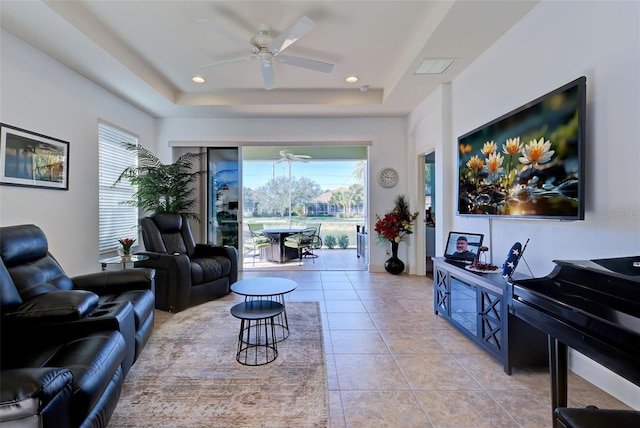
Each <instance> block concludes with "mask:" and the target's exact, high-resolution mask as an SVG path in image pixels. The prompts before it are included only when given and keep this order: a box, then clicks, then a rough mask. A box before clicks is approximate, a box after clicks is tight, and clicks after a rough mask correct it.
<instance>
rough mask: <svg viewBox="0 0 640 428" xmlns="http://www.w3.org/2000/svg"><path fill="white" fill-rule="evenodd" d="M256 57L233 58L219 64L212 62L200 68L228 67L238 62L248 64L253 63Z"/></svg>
mask: <svg viewBox="0 0 640 428" xmlns="http://www.w3.org/2000/svg"><path fill="white" fill-rule="evenodd" d="M255 57H256V56H255V55H250V56H245V57H242V58H233V59H227V60H224V61H218V62H212V63H211V64H204V65H201V66H199V67H200V68H204V67H217V66H219V65H227V64H234V63H236V62H246V61H251V60H252V59H255Z"/></svg>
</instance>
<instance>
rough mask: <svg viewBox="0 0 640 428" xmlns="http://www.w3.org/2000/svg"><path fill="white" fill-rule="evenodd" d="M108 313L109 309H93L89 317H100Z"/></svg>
mask: <svg viewBox="0 0 640 428" xmlns="http://www.w3.org/2000/svg"><path fill="white" fill-rule="evenodd" d="M108 313H109V311H95V312H94V313H92V314H91V315H89V317H91V318H96V317H101V316H103V315H106V314H108Z"/></svg>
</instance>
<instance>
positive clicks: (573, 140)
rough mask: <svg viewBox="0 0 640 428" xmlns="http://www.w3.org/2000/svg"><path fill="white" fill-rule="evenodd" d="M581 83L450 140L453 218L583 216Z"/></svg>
mask: <svg viewBox="0 0 640 428" xmlns="http://www.w3.org/2000/svg"><path fill="white" fill-rule="evenodd" d="M585 110H586V78H585V77H584V76H583V77H580V78H578V79H576V80H574V81H573V82H570V83H568V84H566V85H564V86H562V87H560V88H558V89H556V90H554V91H552V92H549V93H548V94H546V95H543V96H542V97H540V98H538V99H536V100H534V101H532V102H530V103H528V104H526V105H524V106H522V107H520V108H518V109H516V110H513V111H512V112H510V113H508V114H506V115H504V116H502V117H500V118H498V119H495V120H493V121H492V122H489V123H487V124H486V125H483V126H481V127H479V128H477V129H474V130H473V131H471V132H469V133H467V134H465V135H463V136H461V137H459V138H458V148H459V151H458V174H459V177H458V178H459V185H458V212H457V214H458V215H463V216H474V215H483V216H497V217H506V218H508V217H514V218H546V219H556V220H583V219H584V182H585V179H584V169H585V168H584V165H585V159H584V148H585Z"/></svg>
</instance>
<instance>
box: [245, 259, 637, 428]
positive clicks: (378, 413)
mask: <svg viewBox="0 0 640 428" xmlns="http://www.w3.org/2000/svg"><path fill="white" fill-rule="evenodd" d="M354 258H355V257H354ZM318 262H319V259H316V263H318ZM308 264H310V261H308V260H307V261H305V262H304V266H306V265H308ZM255 276H280V277H285V278H289V279H293V280H294V281H296V282H297V283H298V288H297V289H296V290H295V291H294V292H293V293H291V294H290V295H288V296H287V300H288V301H310V300H312V301H318V302H320V304H321V308H322V316H323V328H324V337H325V348H326V357H327V370H328V387H329V401H330V425H331V427H335V428H337V427H372V426H375V427H474V428H475V427H492V428H493V427H535V428H539V427H549V426H551V413H550V412H551V411H550V398H549V396H550V395H549V380H548V375H547V372H546V370H530V369H515V370H514V372H513V374H512V375H511V376H508V375H506V374H505V373H504V371H503V369H502V365H501V364H500V363H499V362H498V361H496V360H495V359H493V358H492V357H490V356H489V355H488V354H487V353H486V352H484V351H483V350H482V349H481V348H479V347H477V346H476V345H475V344H474V343H473V342H471V341H470V340H469V339H468V338H467V337H466V336H464V335H463V334H462V333H460V332H459V331H458V330H456V329H455V328H453V327H452V326H451V325H450V324H449V323H448V322H447V321H446V320H444V319H443V318H441V317H439V316H437V315H435V314H434V312H433V283H432V281H431V279H429V278H427V277H423V276H412V275H406V274H402V275H399V276H393V275H390V274H387V273H368V272H366V271H362V270H343V271H340V270H337V271H327V270H307V271H300V270H297V271H296V270H284V269H278V270H275V271H273V270H247V271H245V272H243V273H241V278H248V277H255ZM293 328H295V327H293ZM589 404H594V405H597V406H599V407H601V408H619V409H628V407H627V406H625V405H624V404H623V403H621V402H620V401H618V400H616V399H614V398H613V397H611V396H609V395H608V394H606V393H604V392H602V391H601V390H599V389H598V388H596V387H595V386H593V385H591V384H590V383H588V382H586V381H585V380H583V379H581V378H580V377H578V376H576V375H573V374H572V375H571V376H570V379H569V405H570V406H576V407H584V406H587V405H589Z"/></svg>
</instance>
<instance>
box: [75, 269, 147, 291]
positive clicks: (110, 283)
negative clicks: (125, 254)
mask: <svg viewBox="0 0 640 428" xmlns="http://www.w3.org/2000/svg"><path fill="white" fill-rule="evenodd" d="M155 274H156V273H155V271H154V270H153V269H122V270H115V271H104V272H96V273H91V274H88V275H80V276H76V277H73V278H71V281H72V282H73V288H74V289H77V290H89V291H92V292H94V293H96V294H97V295H104V294H115V293H122V292H125V291H129V290H151V291H155Z"/></svg>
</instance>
